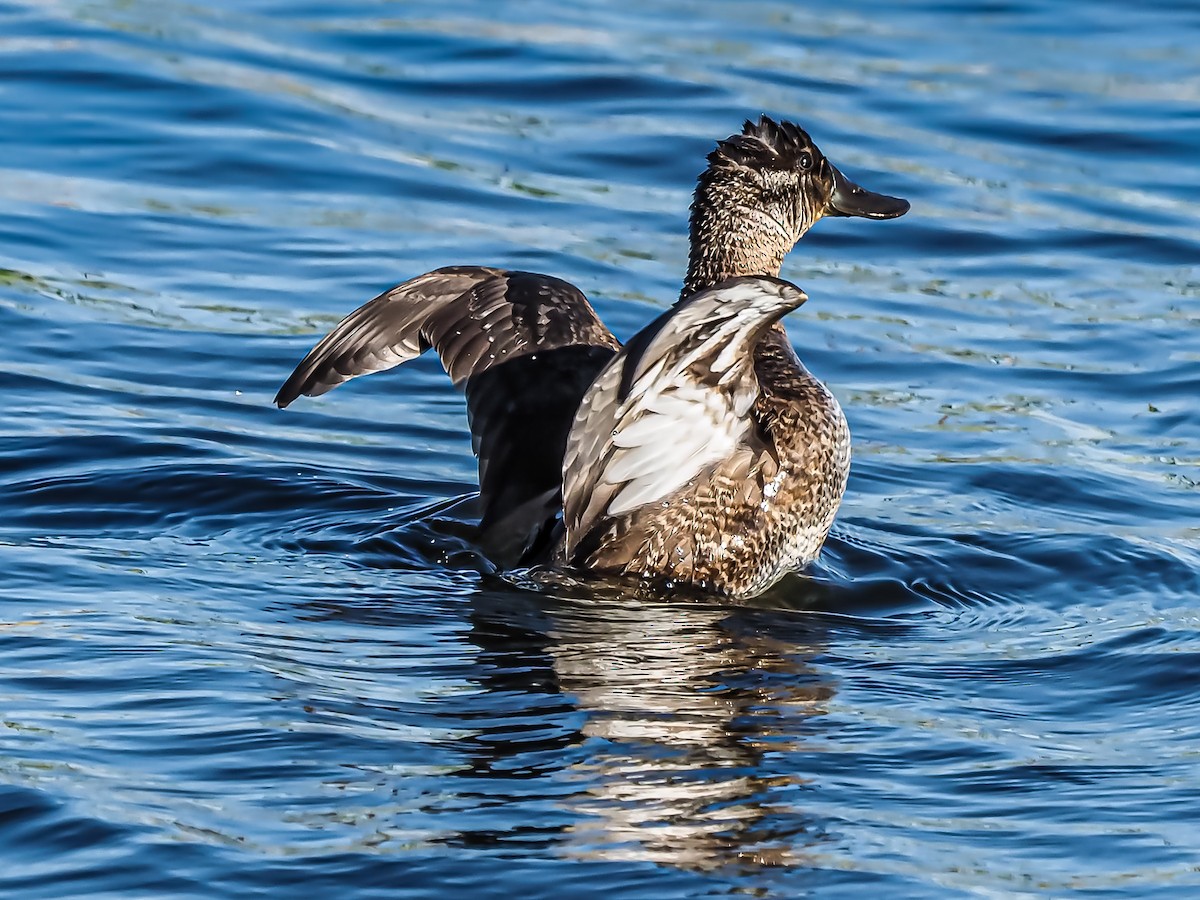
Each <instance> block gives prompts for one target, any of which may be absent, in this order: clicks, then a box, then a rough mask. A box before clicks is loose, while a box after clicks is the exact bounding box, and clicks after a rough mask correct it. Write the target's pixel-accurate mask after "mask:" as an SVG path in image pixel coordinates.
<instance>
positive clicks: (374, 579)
mask: <svg viewBox="0 0 1200 900" xmlns="http://www.w3.org/2000/svg"><path fill="white" fill-rule="evenodd" d="M1197 46H1200V12H1198V11H1197V9H1196V7H1195V6H1194V4H1191V3H1183V2H1179V3H1172V2H1167V0H1163V2H1158V3H1143V4H1140V5H1139V6H1138V7H1137V9H1136V10H1133V9H1132V8H1131V7H1129V6H1128V5H1127V4H1124V3H1116V2H1082V0H1078V2H1071V3H1065V4H1063V3H1051V2H1048V0H1032V2H1025V3H1012V4H1004V3H995V4H983V5H980V4H966V3H963V4H957V3H940V2H932V0H922V2H919V3H915V4H900V5H897V4H892V3H874V2H852V3H836V4H835V3H822V2H818V3H814V4H804V5H803V6H801V5H799V4H789V3H784V2H781V0H780V2H758V3H748V4H725V3H717V2H687V3H684V2H672V0H655V2H649V3H641V4H623V3H601V2H576V3H568V4H562V3H548V2H546V3H543V2H530V3H522V4H482V3H474V2H458V3H443V2H439V3H433V2H413V3H382V2H368V0H359V2H351V3H338V4H335V3H322V2H310V3H302V4H297V3H283V2H268V0H256V2H252V3H233V2H225V3H222V2H219V0H195V2H190V3H177V2H153V3H152V2H148V0H120V2H118V0H92V2H81V0H80V2H76V0H51V2H38V3H33V2H18V3H7V4H0V121H3V122H4V123H5V127H4V129H3V137H2V138H0V141H2V144H3V154H0V329H2V330H3V334H4V340H3V342H2V343H0V387H2V388H3V393H4V402H3V404H0V572H2V573H3V578H2V580H0V659H2V660H3V662H2V663H0V894H3V895H5V896H21V897H47V898H58V897H62V896H113V897H134V896H146V897H149V896H178V897H186V896H197V897H211V896H231V897H232V896H247V895H250V894H255V893H259V894H265V895H276V896H292V895H294V894H296V893H299V892H301V891H307V892H308V893H310V894H311V895H313V896H355V897H370V896H380V897H383V896H387V897H395V896H406V897H443V896H451V895H462V896H510V895H514V894H515V895H520V896H538V897H542V896H563V895H566V894H574V895H579V896H596V897H601V896H603V897H611V896H629V897H648V898H669V897H697V896H713V895H721V894H728V893H749V894H755V895H758V896H763V897H780V898H785V897H797V896H804V895H808V894H811V895H816V896H821V897H836V896H864V895H868V894H870V893H876V894H882V895H884V896H889V897H960V896H968V895H977V896H994V897H1013V896H1062V895H1064V894H1068V893H1080V894H1082V895H1085V896H1087V895H1091V896H1120V895H1125V896H1137V897H1151V896H1179V897H1189V896H1193V895H1194V894H1195V893H1196V892H1197V891H1198V890H1200V862H1198V861H1200V827H1198V826H1197V824H1196V823H1197V816H1196V810H1197V809H1198V808H1200V638H1198V631H1197V628H1198V625H1200V613H1198V606H1197V595H1198V594H1200V528H1198V527H1197V510H1198V509H1200V494H1198V491H1200V451H1198V449H1197V448H1198V447H1200V424H1198V420H1197V416H1196V412H1195V408H1196V404H1195V397H1196V395H1197V391H1198V390H1200V311H1198V305H1197V302H1196V301H1197V297H1198V296H1200V269H1198V268H1197V259H1198V258H1200V255H1198V254H1200V227H1198V225H1200V222H1198V218H1197V213H1196V198H1197V196H1200V167H1198V166H1197V162H1196V161H1197V160H1198V159H1200V113H1198V112H1197V110H1198V109H1200V69H1198V68H1197V65H1196V63H1197V56H1196V52H1197V51H1196V47H1197ZM759 112H768V113H770V114H773V115H777V116H784V117H789V118H794V119H796V120H797V121H799V122H801V123H802V124H803V125H804V126H806V127H807V128H808V129H809V130H810V131H811V133H812V134H813V136H814V138H815V139H816V140H817V142H818V143H819V144H820V146H821V147H822V148H823V149H824V150H825V151H826V152H827V153H828V155H829V156H830V157H831V158H832V159H833V160H834V161H835V162H836V163H837V164H838V165H839V166H841V167H842V168H843V169H844V170H845V171H846V172H847V173H848V174H849V175H850V176H851V177H852V178H855V179H856V180H858V181H860V182H861V183H863V184H864V185H866V186H868V187H871V188H872V189H875V190H879V191H883V192H886V193H891V194H896V195H900V196H905V197H908V198H909V199H910V200H911V201H912V203H913V211H912V212H911V213H910V214H909V215H908V216H907V217H905V218H903V219H900V220H897V221H894V222H887V223H878V224H877V223H868V222H863V221H859V220H830V221H827V222H823V223H821V224H820V225H818V227H817V228H816V229H815V230H814V231H813V232H812V234H810V235H809V236H808V237H807V238H806V239H805V240H804V242H803V243H802V244H801V246H800V247H799V248H798V249H797V250H796V251H795V252H794V253H793V255H792V256H791V258H790V259H789V261H788V263H787V264H786V266H785V269H784V275H785V277H788V278H791V279H793V280H795V281H796V282H798V283H799V284H800V285H801V286H803V287H804V288H805V289H806V290H807V291H808V293H809V294H810V295H811V297H812V300H811V301H810V302H809V303H808V304H807V305H806V306H805V307H804V309H803V310H801V311H800V312H798V313H797V314H795V315H793V316H792V317H791V318H790V319H789V328H790V332H791V334H792V337H793V340H794V342H795V344H796V346H797V349H798V351H799V353H800V355H801V356H802V358H803V359H804V360H805V361H806V363H807V364H808V366H809V367H810V368H811V369H812V370H813V371H814V372H816V373H817V374H818V375H819V376H820V377H822V378H823V379H825V380H826V381H827V382H828V383H829V385H830V386H831V388H832V389H833V390H834V392H835V393H836V394H837V396H838V397H839V399H840V400H841V402H842V404H843V406H844V408H845V409H846V413H847V416H848V418H849V420H850V423H851V428H852V430H853V432H854V437H855V460H854V468H853V472H852V476H851V479H850V486H849V492H848V494H847V498H846V502H845V504H844V506H843V509H842V512H841V515H840V517H839V519H838V522H837V524H836V525H835V528H834V533H833V535H832V537H831V539H830V542H829V544H828V546H827V549H826V552H825V554H824V556H823V557H822V560H821V561H820V563H819V564H818V565H816V566H815V567H814V568H813V569H812V571H810V572H809V573H807V575H806V576H795V577H790V578H788V579H786V580H785V581H784V582H782V583H781V585H780V586H779V587H777V588H776V589H775V590H774V591H772V592H771V593H770V594H769V595H768V596H766V597H763V598H761V599H760V600H759V601H756V602H755V603H753V604H751V605H748V606H735V605H732V604H729V603H724V602H721V601H717V600H697V599H690V600H687V599H684V598H669V597H668V598H653V597H645V596H638V595H637V594H636V593H631V592H629V591H627V590H623V589H621V588H620V587H617V586H611V585H610V586H604V585H580V584H572V583H569V582H563V581H556V582H549V583H547V582H546V581H544V580H537V579H531V578H527V577H499V576H497V575H496V574H494V573H492V572H490V567H489V565H488V563H487V561H486V560H485V559H483V557H482V556H481V554H480V552H479V550H478V548H477V547H476V546H475V545H474V544H473V543H472V534H471V527H470V526H471V521H472V515H473V501H472V496H471V495H472V492H473V490H474V486H475V465H474V460H473V459H472V457H471V452H470V442H469V438H468V436H467V433H466V424H465V415H464V407H463V402H462V400H461V398H460V397H459V396H458V395H457V394H456V393H455V392H454V390H453V389H452V388H451V386H450V385H449V383H448V380H447V379H446V377H445V376H444V374H443V373H442V372H441V370H440V368H439V367H438V364H437V362H436V360H433V359H424V358H423V359H421V360H419V361H417V362H416V363H414V364H412V365H409V366H406V367H405V368H404V369H402V370H398V371H396V372H393V373H390V374H388V375H381V376H376V377H373V378H368V379H362V380H361V381H356V382H354V383H353V384H351V385H348V386H346V387H343V388H341V389H339V390H338V391H336V392H334V393H332V394H330V395H328V396H326V397H323V398H320V399H317V400H305V401H301V402H300V403H298V404H296V405H295V406H294V407H293V408H291V409H289V410H288V411H286V412H280V411H278V410H276V409H274V408H273V406H272V405H271V398H272V396H273V394H274V392H275V390H276V389H277V387H278V386H279V384H280V383H281V381H282V380H283V379H284V378H285V377H286V375H287V374H288V373H289V372H290V371H291V368H292V366H293V365H294V364H295V363H296V362H297V361H298V360H299V358H300V357H301V356H302V355H303V354H304V353H305V352H306V350H307V349H308V348H309V346H311V344H312V342H313V341H314V340H315V339H316V338H317V337H318V336H319V335H320V334H322V333H324V331H325V330H327V329H328V328H329V327H330V326H331V325H332V324H333V323H334V322H336V321H337V320H338V319H339V318H340V317H341V316H342V315H343V314H344V313H346V312H347V311H349V310H350V309H352V308H354V307H355V306H357V305H358V304H360V303H361V302H363V301H364V300H366V299H368V298H369V297H371V296H373V295H374V294H376V293H378V292H379V291H380V290H382V289H384V288H386V287H389V286H390V285H392V284H394V283H396V282H398V281H401V280H403V279H405V278H408V277H411V276H413V275H416V274H419V273H420V272H424V271H426V270H428V269H431V268H434V267H436V266H440V265H445V264H449V263H455V262H459V263H487V264H495V265H503V266H508V267H514V268H526V269H532V270H535V271H541V272H547V273H550V274H554V275H557V276H560V277H564V278H567V279H569V280H571V281H573V282H575V283H576V284H578V285H579V286H580V287H581V288H583V290H584V291H585V292H586V293H587V294H588V295H589V297H590V298H591V299H592V301H593V303H594V304H595V305H596V307H597V309H598V310H599V311H600V313H601V315H602V316H603V317H604V319H605V320H606V321H607V322H608V323H609V324H610V325H611V326H612V327H613V329H614V330H615V331H616V333H617V334H618V336H620V337H622V338H624V337H628V336H629V335H630V334H632V333H633V332H634V331H635V330H636V329H637V328H638V327H639V326H640V325H641V324H643V323H645V322H647V321H649V320H650V319H651V318H652V317H653V316H654V315H655V314H656V313H657V311H659V310H661V309H662V308H663V307H664V306H665V305H666V304H668V303H669V302H671V301H672V300H673V299H674V297H675V295H676V293H677V291H678V283H679V281H680V279H681V277H682V273H683V270H684V266H685V262H686V255H687V246H686V211H687V205H688V203H689V200H690V191H691V187H692V183H693V179H694V178H695V175H696V173H697V172H698V170H699V168H700V166H701V165H702V161H703V157H704V154H705V153H707V152H708V150H709V149H711V147H712V144H713V142H714V141H715V140H716V139H717V138H719V137H723V136H725V135H727V134H729V133H730V132H731V131H734V130H736V129H737V128H738V127H739V124H740V121H741V119H742V118H744V117H747V116H756V115H757V114H758V113H759Z"/></svg>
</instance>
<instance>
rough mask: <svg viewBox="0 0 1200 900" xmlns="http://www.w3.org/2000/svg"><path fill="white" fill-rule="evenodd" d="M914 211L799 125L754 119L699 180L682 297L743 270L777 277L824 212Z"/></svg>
mask: <svg viewBox="0 0 1200 900" xmlns="http://www.w3.org/2000/svg"><path fill="white" fill-rule="evenodd" d="M908 208H909V204H908V201H907V200H902V199H900V198H899V197H888V196H886V195H885V194H876V193H874V192H873V191H868V190H866V189H865V188H862V187H859V186H858V185H857V184H855V183H854V182H852V181H850V180H849V179H848V178H846V176H845V175H843V174H842V173H841V172H840V171H839V170H838V169H837V167H836V166H834V164H833V163H831V162H830V161H829V160H828V159H826V157H825V155H824V154H823V153H822V152H821V151H820V150H819V149H817V145H816V144H814V143H813V141H812V138H810V137H809V136H808V134H807V133H806V132H805V131H804V129H802V128H800V127H799V126H798V125H795V124H793V123H792V122H775V121H774V120H773V119H770V118H768V117H767V116H762V117H761V118H760V119H759V120H758V122H757V123H755V122H750V121H747V122H746V123H745V125H744V126H743V127H742V132H741V134H735V135H732V136H730V137H729V138H727V139H725V140H723V141H720V142H719V143H718V144H717V147H716V149H715V150H713V151H712V153H710V154H709V155H708V168H707V169H705V170H704V172H702V173H701V175H700V178H699V180H698V182H697V184H696V193H695V195H694V197H693V200H692V216H691V254H690V257H689V260H688V275H687V279H686V281H685V282H684V288H683V294H682V296H685V297H686V296H689V295H691V294H692V293H694V292H696V291H698V290H702V289H704V288H707V287H711V286H712V285H714V284H716V283H718V282H720V281H723V280H725V279H726V278H732V277H735V276H738V275H775V276H777V275H778V274H779V268H780V266H781V265H782V263H783V258H784V256H786V255H787V252H788V251H789V250H791V249H792V247H793V246H794V245H795V243H796V242H797V241H798V240H800V238H802V237H803V236H804V234H805V232H807V231H808V229H810V228H812V226H813V225H815V224H816V223H817V221H818V220H819V219H820V218H821V217H822V216H860V217H862V218H866V219H894V218H896V217H897V216H902V215H904V214H905V213H906V212H908Z"/></svg>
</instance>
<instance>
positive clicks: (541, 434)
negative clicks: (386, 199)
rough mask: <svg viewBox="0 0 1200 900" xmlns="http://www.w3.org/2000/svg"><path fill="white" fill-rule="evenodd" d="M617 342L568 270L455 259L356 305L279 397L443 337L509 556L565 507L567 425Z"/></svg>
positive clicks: (489, 516)
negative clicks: (549, 271)
mask: <svg viewBox="0 0 1200 900" xmlns="http://www.w3.org/2000/svg"><path fill="white" fill-rule="evenodd" d="M619 347H620V344H619V343H618V342H617V340H616V338H614V337H613V336H612V334H611V332H609V330H608V329H607V328H606V327H605V326H604V323H603V322H601V321H600V319H599V317H598V316H597V315H596V313H595V310H593V309H592V307H591V304H589V303H588V301H587V298H586V297H585V296H584V295H583V293H582V292H581V291H580V290H579V289H578V288H576V287H575V286H574V285H572V284H569V283H568V282H566V281H563V280H561V279H558V278H553V277H551V276H549V275H538V274H534V273H531V272H515V271H506V270H504V269H493V268H489V267H485V266H449V267H446V268H442V269H436V270H434V271H432V272H428V273H426V274H424V275H419V276H417V277H416V278H413V279H411V280H409V281H406V282H404V283H403V284H400V285H397V286H396V287H394V288H392V289H391V290H388V291H385V292H384V293H382V294H380V295H379V296H378V297H376V298H375V299H373V300H371V301H369V302H368V303H366V304H364V305H363V306H361V307H359V308H358V309H356V310H355V311H354V312H352V313H350V315H348V316H346V318H344V319H343V320H342V321H341V322H339V323H338V324H337V325H336V326H335V327H334V329H333V330H332V331H331V332H329V334H327V335H326V336H325V337H324V338H322V339H321V340H320V341H319V342H318V343H317V345H316V346H315V347H313V349H312V350H311V351H310V352H309V353H308V355H307V356H305V357H304V359H303V360H301V362H300V364H299V365H298V366H296V369H295V371H294V372H292V374H291V376H290V377H289V378H288V379H287V381H286V382H284V384H283V386H282V387H281V388H280V389H279V393H278V394H277V395H276V397H275V403H276V404H277V405H278V406H279V407H281V408H282V407H286V406H287V405H288V404H290V403H291V402H292V401H293V400H295V399H296V398H297V397H299V396H301V395H307V396H317V395H320V394H324V393H325V392H326V391H329V390H332V389H333V388H335V387H337V386H338V385H339V384H342V383H344V382H346V381H349V380H350V379H351V378H356V377H358V376H359V375H368V374H370V373H372V372H382V371H384V370H386V369H390V368H393V367H394V366H397V365H399V364H401V363H403V362H407V361H408V360H410V359H414V358H415V357H417V356H419V355H420V354H421V353H423V352H424V351H425V350H427V349H429V348H433V350H435V351H436V352H437V354H438V357H439V358H440V359H441V361H442V365H443V366H444V367H445V369H446V372H447V373H448V374H449V375H450V378H451V379H452V380H453V382H454V383H455V385H456V386H458V387H460V388H462V389H463V390H464V392H465V393H466V397H467V414H468V419H469V422H470V427H471V439H472V446H473V448H474V450H475V453H476V455H477V456H478V457H479V486H480V498H481V502H482V506H483V515H482V522H481V525H482V526H483V529H484V535H485V540H484V543H485V546H488V549H489V552H490V553H492V554H493V555H494V556H496V557H499V558H502V559H504V560H505V561H509V560H508V559H507V558H510V557H520V556H522V555H524V553H525V552H526V551H527V550H528V549H529V545H530V544H532V543H535V542H536V540H537V539H538V536H539V534H540V533H541V531H542V530H543V526H544V525H545V524H546V523H547V521H548V520H550V519H553V517H554V516H555V515H556V513H557V512H558V510H559V509H560V508H561V484H562V459H563V451H564V448H565V446H566V440H567V433H568V431H569V430H570V428H571V422H572V420H573V419H574V416H575V411H576V409H577V408H578V407H579V401H580V399H581V398H582V397H583V395H584V393H585V392H586V390H587V388H588V386H589V385H590V384H591V383H592V380H593V379H594V378H595V377H596V375H597V374H599V372H600V370H601V369H602V368H603V367H604V365H605V364H606V363H607V362H608V361H609V360H610V359H611V358H612V356H613V354H614V353H616V351H617V349H618V348H619ZM489 535H491V538H489V537H488V536H489Z"/></svg>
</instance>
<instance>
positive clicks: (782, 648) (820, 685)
mask: <svg viewBox="0 0 1200 900" xmlns="http://www.w3.org/2000/svg"><path fill="white" fill-rule="evenodd" d="M555 594H556V596H555V598H554V599H553V600H550V601H549V602H548V598H547V597H546V596H545V595H541V596H539V597H537V601H538V602H537V603H536V604H530V605H529V607H527V609H526V613H527V615H525V616H524V624H523V625H522V624H518V622H519V620H520V619H521V618H522V616H521V614H520V613H514V606H513V599H514V592H510V591H502V592H497V593H494V594H492V593H487V592H484V593H481V594H480V596H479V597H478V598H476V603H475V610H474V614H473V617H472V625H473V629H472V638H471V639H472V641H473V642H476V643H477V644H478V646H480V647H481V648H482V649H483V650H484V652H485V657H486V659H487V661H488V663H489V665H490V668H491V672H492V673H493V674H490V675H489V676H488V677H487V681H488V682H489V683H488V687H489V688H492V689H500V690H507V691H511V690H513V689H514V688H515V687H517V682H518V681H521V680H524V681H525V682H526V688H527V690H528V691H529V692H530V693H534V694H546V693H547V692H561V694H562V695H566V697H568V698H570V699H571V700H572V701H573V703H574V707H575V711H576V715H575V716H573V717H572V718H573V719H574V720H575V721H574V728H573V730H574V733H573V734H566V733H559V734H558V735H557V740H558V741H559V742H560V747H561V749H563V750H565V749H566V747H565V746H563V745H568V744H569V745H571V747H572V751H571V752H559V753H557V754H555V760H556V764H555V765H554V766H553V768H554V769H555V771H553V772H550V771H547V770H546V769H542V771H541V772H540V774H541V775H543V776H550V777H553V778H554V779H555V781H556V782H557V784H556V790H555V792H554V793H555V795H557V796H558V797H559V798H560V799H559V800H558V804H559V806H560V808H561V811H562V812H565V813H568V815H567V817H566V819H567V821H569V822H570V823H571V824H569V825H566V826H564V827H563V828H562V830H561V831H559V832H558V835H557V838H556V839H555V840H553V841H552V843H553V844H554V845H555V846H556V847H557V849H558V850H559V851H560V852H564V851H565V852H566V853H567V854H568V855H571V856H575V857H578V858H588V859H598V858H599V859H622V860H629V861H647V862H655V863H659V864H667V865H672V866H680V867H685V868H690V869H699V870H708V869H716V868H722V867H725V866H730V865H736V866H740V867H745V866H759V865H790V864H794V863H795V862H798V861H799V860H798V859H797V855H798V854H802V853H803V848H804V846H806V845H808V844H812V843H817V842H819V841H820V839H821V836H820V834H819V832H818V831H817V830H816V829H815V828H814V827H813V823H812V821H811V820H809V819H807V818H806V817H805V816H804V815H803V814H802V813H801V812H800V811H799V810H798V809H797V807H796V804H795V802H794V794H795V792H796V791H797V790H798V789H799V788H800V786H801V785H802V783H803V778H802V777H801V776H800V775H797V774H795V773H793V772H788V771H783V770H781V769H780V768H777V767H776V766H775V765H774V764H773V763H778V762H779V761H781V760H785V759H786V757H787V754H788V753H789V752H790V751H793V750H795V749H796V748H798V747H799V746H800V745H802V744H804V743H805V741H806V735H810V734H811V732H812V730H813V725H812V723H811V720H812V719H813V717H815V716H819V715H821V714H822V713H823V712H824V709H825V703H826V702H827V701H828V700H829V698H830V697H831V696H832V694H833V685H832V683H831V680H830V679H829V678H828V677H827V676H824V675H822V673H821V672H820V670H819V669H817V668H815V667H814V666H812V665H811V664H810V663H809V662H807V660H808V659H809V658H811V657H812V656H814V655H815V654H816V653H817V652H819V649H820V642H821V636H820V634H819V633H818V632H817V631H816V630H815V628H816V626H815V625H814V623H813V622H812V621H810V620H807V619H805V620H801V619H800V618H799V617H795V616H786V615H784V614H782V613H772V612H770V611H767V610H763V609H757V610H755V609H748V608H731V607H728V606H722V605H717V604H714V603H712V602H690V601H684V602H678V601H677V600H673V601H672V602H669V603H668V602H663V601H661V600H658V601H655V600H646V599H639V598H631V597H629V596H628V595H626V594H620V593H616V592H611V593H607V594H604V593H596V592H586V591H582V590H580V589H579V588H578V586H575V587H574V588H573V589H571V590H568V591H565V592H563V591H555ZM781 633H783V634H784V635H785V636H780V635H781ZM773 635H774V636H773ZM535 648H536V649H535ZM531 650H532V651H534V653H532V654H531V652H530V651H531ZM518 659H519V662H517V661H516V660H518ZM538 662H540V665H539V664H538ZM559 699H562V698H561V697H560V698H559ZM580 713H582V721H581V722H580V716H579V714H580ZM528 737H530V736H529V735H522V736H519V737H516V739H514V740H512V741H509V742H506V741H497V740H496V739H495V735H493V736H492V737H491V739H490V740H488V742H487V743H488V746H489V749H490V750H491V752H492V753H495V754H497V755H498V756H497V757H493V758H492V759H490V760H489V761H488V762H487V763H485V766H484V767H485V768H490V769H492V770H493V771H495V769H496V768H503V769H507V770H509V771H512V770H513V768H514V763H515V762H516V760H515V759H511V758H510V759H507V760H504V759H502V758H503V757H505V756H507V755H509V754H511V755H512V756H514V757H517V758H524V759H529V758H530V755H531V751H534V750H535V746H536V745H535V746H531V745H530V743H529V741H528V740H527V738H528ZM537 744H539V745H540V749H542V750H544V749H547V748H546V746H545V743H544V742H543V741H538V742H537ZM476 749H477V750H479V749H482V747H481V746H480V745H478V744H477V745H476ZM489 755H490V754H489ZM533 755H534V756H536V757H540V759H541V760H542V762H543V763H545V762H546V758H545V756H544V755H542V754H537V753H536V752H534V753H533ZM476 762H477V763H479V762H482V760H479V759H477V760H476ZM517 768H521V769H524V768H525V766H523V765H520V764H517ZM476 771H478V769H476Z"/></svg>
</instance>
